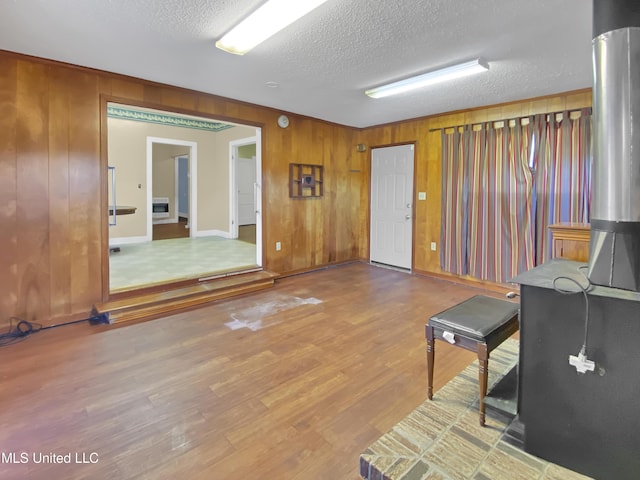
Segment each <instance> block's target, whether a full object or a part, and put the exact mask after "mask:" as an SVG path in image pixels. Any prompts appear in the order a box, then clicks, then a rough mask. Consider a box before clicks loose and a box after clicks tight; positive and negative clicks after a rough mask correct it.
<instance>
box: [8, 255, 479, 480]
mask: <svg viewBox="0 0 640 480" xmlns="http://www.w3.org/2000/svg"><path fill="white" fill-rule="evenodd" d="M479 292H480V290H478V289H474V288H472V287H466V286H460V285H455V284H453V283H448V282H445V281H442V280H434V279H428V278H421V277H416V276H411V275H408V274H405V273H401V272H396V271H393V270H388V269H382V268H377V267H373V266H370V265H366V264H362V263H356V264H350V265H345V266H340V267H335V268H330V269H326V270H321V271H317V272H313V273H308V274H305V275H299V276H295V277H289V278H285V279H283V280H279V281H278V282H277V284H276V286H275V287H273V288H272V289H269V290H266V291H263V292H260V293H256V294H251V295H247V296H243V297H239V298H234V299H230V300H226V301H221V302H219V303H216V304H214V305H212V306H209V307H205V308H201V309H198V310H194V311H191V312H187V313H183V314H178V315H173V316H170V317H165V318H161V319H157V320H153V321H149V322H145V323H138V324H133V325H126V326H122V327H116V326H89V325H88V324H79V325H72V326H64V327H61V328H56V329H52V330H47V331H43V332H39V333H36V334H34V335H33V336H31V337H28V338H27V339H26V340H25V341H23V342H21V343H18V344H15V345H11V346H8V347H3V348H2V349H0V355H1V356H2V362H1V363H0V378H2V385H3V394H2V396H1V397H0V398H1V400H0V424H1V425H2V428H1V429H0V445H1V449H2V452H3V455H4V454H6V453H8V452H15V453H16V459H17V460H18V461H19V460H20V458H21V457H20V455H21V453H22V452H25V453H26V454H27V456H28V459H29V461H28V463H24V464H19V463H16V464H11V463H7V462H5V461H3V462H2V463H0V478H29V479H47V480H50V479H54V478H65V479H79V478H96V479H103V478H104V479H107V478H109V479H111V478H113V479H116V478H117V479H130V478H142V479H164V478H167V479H173V478H185V479H186V478H188V479H207V480H210V479H222V480H235V479H238V480H240V479H243V480H244V479H249V478H252V479H253V478H256V479H258V478H273V479H287V480H289V479H305V480H310V479H321V478H322V479H353V480H355V479H357V478H360V477H359V476H358V473H357V467H358V458H359V455H360V453H362V451H363V450H364V449H365V448H367V447H368V446H369V445H370V444H371V443H372V442H373V441H375V440H376V439H377V438H378V437H380V435H382V434H383V433H384V432H386V431H387V430H388V429H390V428H391V427H392V426H393V425H394V424H395V423H397V422H398V421H399V420H400V419H401V418H403V417H404V416H405V415H407V414H408V413H409V412H410V411H411V410H412V409H413V408H415V407H416V406H417V405H418V404H419V403H421V402H422V401H424V399H425V397H426V353H425V338H424V324H425V323H426V321H427V319H428V317H429V316H430V315H432V314H434V313H436V312H438V311H440V310H443V309H445V308H447V307H449V306H451V305H453V304H455V303H457V302H459V301H461V300H463V299H465V298H468V297H469V296H471V295H474V294H477V293H479ZM488 294H489V295H491V293H488ZM473 359H474V355H473V354H472V353H470V352H467V351H464V350H462V349H459V348H455V347H451V346H449V345H446V344H444V342H440V343H439V344H438V348H437V351H436V368H435V379H434V384H435V388H436V389H438V388H440V387H441V386H442V385H443V384H445V383H446V382H447V381H448V380H449V379H451V378H452V377H453V376H455V375H456V374H457V373H458V372H459V371H460V370H462V369H463V368H464V367H465V366H466V365H467V364H468V363H469V362H471V361H472V360H473ZM93 452H95V453H96V454H97V456H96V455H94V456H93V457H90V454H91V453H93ZM50 453H54V454H62V455H64V454H67V453H70V454H71V461H72V463H56V464H53V463H34V461H33V459H32V455H34V454H35V455H39V454H50ZM76 453H77V454H78V455H80V457H79V458H80V459H82V458H83V457H82V455H83V454H84V455H85V457H84V458H87V459H89V458H92V459H94V460H95V459H98V461H97V463H93V464H76V463H74V461H75V455H76ZM3 458H4V457H3Z"/></svg>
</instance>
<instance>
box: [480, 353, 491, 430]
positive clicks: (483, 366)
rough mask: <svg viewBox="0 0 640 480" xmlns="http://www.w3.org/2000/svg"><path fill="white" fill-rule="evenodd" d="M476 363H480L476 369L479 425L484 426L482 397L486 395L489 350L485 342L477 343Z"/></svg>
mask: <svg viewBox="0 0 640 480" xmlns="http://www.w3.org/2000/svg"><path fill="white" fill-rule="evenodd" d="M478 363H479V364H480V368H479V371H478V383H479V384H480V406H479V410H480V425H481V426H483V427H484V421H485V407H484V397H485V396H486V395H487V382H488V377H489V375H488V373H489V352H488V351H487V344H486V343H478Z"/></svg>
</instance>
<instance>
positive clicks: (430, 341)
mask: <svg viewBox="0 0 640 480" xmlns="http://www.w3.org/2000/svg"><path fill="white" fill-rule="evenodd" d="M426 333H427V398H428V399H429V400H433V360H434V348H435V341H434V338H433V327H429V326H427V332H426Z"/></svg>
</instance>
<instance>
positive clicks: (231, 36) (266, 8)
mask: <svg viewBox="0 0 640 480" xmlns="http://www.w3.org/2000/svg"><path fill="white" fill-rule="evenodd" d="M326 1H327V0H269V1H268V2H267V3H265V4H263V5H262V6H261V7H260V8H258V9H257V10H256V11H255V12H253V13H252V14H251V15H249V16H248V17H247V18H245V19H244V20H243V21H242V22H240V23H239V24H238V25H236V26H235V27H234V28H233V29H232V30H231V31H230V32H228V33H227V34H226V35H224V36H223V37H222V38H221V39H220V40H218V41H217V42H216V47H218V48H219V49H221V50H224V51H225V52H229V53H234V54H236V55H244V54H245V53H247V52H248V51H249V50H251V49H252V48H253V47H255V46H256V45H258V44H259V43H261V42H263V41H265V40H266V39H267V38H269V37H270V36H271V35H273V34H274V33H276V32H278V31H280V30H282V29H283V28H284V27H286V26H287V25H289V24H291V23H293V22H295V21H296V20H298V19H299V18H300V17H303V16H304V15H306V14H307V13H309V12H310V11H311V10H313V9H314V8H316V7H318V6H319V5H321V4H323V3H324V2H326Z"/></svg>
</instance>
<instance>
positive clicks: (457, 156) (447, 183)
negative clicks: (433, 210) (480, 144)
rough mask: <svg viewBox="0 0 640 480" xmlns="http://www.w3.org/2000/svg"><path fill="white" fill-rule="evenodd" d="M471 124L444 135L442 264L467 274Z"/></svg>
mask: <svg viewBox="0 0 640 480" xmlns="http://www.w3.org/2000/svg"><path fill="white" fill-rule="evenodd" d="M469 133H470V127H469V126H466V127H464V131H463V133H462V134H461V133H460V132H459V131H458V129H457V128H456V129H455V131H453V132H451V133H449V134H446V135H445V134H444V131H443V135H442V225H441V229H440V232H441V237H440V266H441V268H442V269H443V270H444V271H446V272H451V273H456V274H458V275H466V274H467V273H468V271H469V265H468V261H467V223H468V220H467V212H468V208H467V191H468V185H467V183H468V177H469V175H468V172H467V170H468V139H469V138H470V135H469Z"/></svg>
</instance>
